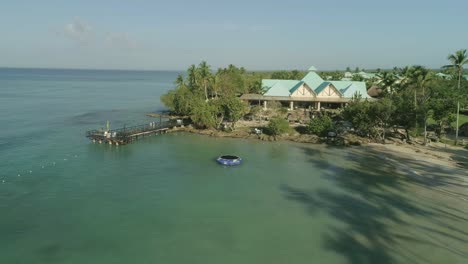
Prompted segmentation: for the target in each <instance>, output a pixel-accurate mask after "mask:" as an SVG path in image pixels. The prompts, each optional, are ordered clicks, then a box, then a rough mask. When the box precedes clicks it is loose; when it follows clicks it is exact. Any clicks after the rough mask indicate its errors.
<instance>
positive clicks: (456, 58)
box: [444, 49, 468, 144]
mask: <svg viewBox="0 0 468 264" xmlns="http://www.w3.org/2000/svg"><path fill="white" fill-rule="evenodd" d="M447 59H448V60H449V61H450V62H451V63H452V64H450V65H445V66H444V67H445V68H455V69H456V70H457V72H458V91H460V86H461V77H462V74H463V65H465V64H468V56H467V54H466V49H463V50H458V51H456V52H455V54H450V55H449V56H448V57H447ZM459 115H460V101H458V102H457V127H456V134H455V144H457V143H458V120H459Z"/></svg>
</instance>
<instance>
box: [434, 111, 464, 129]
mask: <svg viewBox="0 0 468 264" xmlns="http://www.w3.org/2000/svg"><path fill="white" fill-rule="evenodd" d="M466 122H468V115H461V114H460V120H459V121H458V125H459V126H461V125H463V124H464V123H466ZM427 124H428V125H430V124H435V121H434V119H432V118H429V119H428V120H427ZM456 125H457V121H453V122H452V127H455V126H456Z"/></svg>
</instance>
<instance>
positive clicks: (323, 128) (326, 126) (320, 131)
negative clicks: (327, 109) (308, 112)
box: [307, 115, 332, 136]
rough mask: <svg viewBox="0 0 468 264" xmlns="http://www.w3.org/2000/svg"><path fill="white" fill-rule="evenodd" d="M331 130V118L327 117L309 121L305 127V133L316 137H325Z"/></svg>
mask: <svg viewBox="0 0 468 264" xmlns="http://www.w3.org/2000/svg"><path fill="white" fill-rule="evenodd" d="M331 128H332V120H331V118H330V117H329V116H327V115H322V116H320V117H317V118H314V119H312V120H311V121H310V123H309V124H308V125H307V133H309V134H315V135H318V136H325V135H326V134H327V132H328V131H329V130H330V129H331Z"/></svg>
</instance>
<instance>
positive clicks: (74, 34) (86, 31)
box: [59, 18, 94, 42]
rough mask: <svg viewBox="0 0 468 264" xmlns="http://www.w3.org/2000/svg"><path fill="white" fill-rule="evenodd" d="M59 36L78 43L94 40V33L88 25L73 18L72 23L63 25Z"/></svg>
mask: <svg viewBox="0 0 468 264" xmlns="http://www.w3.org/2000/svg"><path fill="white" fill-rule="evenodd" d="M59 35H62V36H64V37H67V38H69V39H72V40H75V41H78V42H89V41H91V40H92V39H93V38H94V31H93V28H92V27H91V26H90V25H88V24H87V23H85V22H83V21H82V20H81V19H80V18H75V19H74V20H73V22H72V23H69V24H66V25H65V27H64V28H63V30H62V31H61V32H60V33H59Z"/></svg>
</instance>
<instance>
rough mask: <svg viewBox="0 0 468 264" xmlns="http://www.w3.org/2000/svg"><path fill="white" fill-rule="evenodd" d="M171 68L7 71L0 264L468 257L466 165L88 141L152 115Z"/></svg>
mask: <svg viewBox="0 0 468 264" xmlns="http://www.w3.org/2000/svg"><path fill="white" fill-rule="evenodd" d="M176 75H177V72H136V71H133V72H132V71H81V70H37V69H35V70H32V69H31V70H28V69H22V70H18V69H0V121H1V129H0V263H5V264H8V263H28V264H30V263H100V264H104V263H204V264H209V263H236V264H238V263H269V264H270V263H383V264H385V263H468V224H467V223H468V216H467V211H468V206H467V203H468V194H467V191H466V190H467V189H466V184H467V183H466V181H465V179H466V176H463V175H464V174H465V173H466V171H465V172H464V171H455V170H449V169H448V168H443V167H440V166H435V165H434V166H432V165H430V164H429V165H427V164H426V165H424V166H423V164H417V163H414V164H405V165H402V166H403V167H402V166H399V165H398V166H397V165H395V164H397V163H395V162H392V161H393V160H395V159H398V157H392V156H391V154H385V153H374V152H372V151H368V150H365V149H363V148H346V149H340V148H329V147H326V146H319V145H304V144H292V143H286V142H275V143H266V142H260V141H250V140H240V139H219V138H211V137H205V136H198V135H192V134H168V135H162V136H155V137H150V138H146V139H143V140H141V141H138V142H137V143H135V144H131V145H128V146H124V147H122V146H120V147H116V146H108V145H99V144H96V145H94V144H92V143H90V142H89V141H88V140H87V139H86V138H85V137H84V135H85V131H86V130H88V129H95V128H99V127H104V126H105V123H106V120H109V121H110V122H111V127H120V126H123V125H127V126H129V125H132V124H141V123H147V122H150V121H154V120H151V119H149V118H147V117H145V113H146V112H151V111H157V110H161V109H163V106H162V105H161V103H160V101H159V97H160V95H161V94H163V93H164V92H166V91H167V90H168V89H170V88H172V87H173V84H172V82H173V80H174V79H175V77H176ZM222 153H232V154H238V155H240V156H242V157H243V158H244V159H245V163H244V164H242V166H240V167H235V168H225V167H222V166H219V165H217V164H216V163H215V162H214V158H215V157H216V156H218V155H220V154H222ZM421 175H423V176H428V178H430V179H431V180H430V181H429V180H421V179H419V178H418V177H421ZM463 177H465V178H463Z"/></svg>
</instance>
